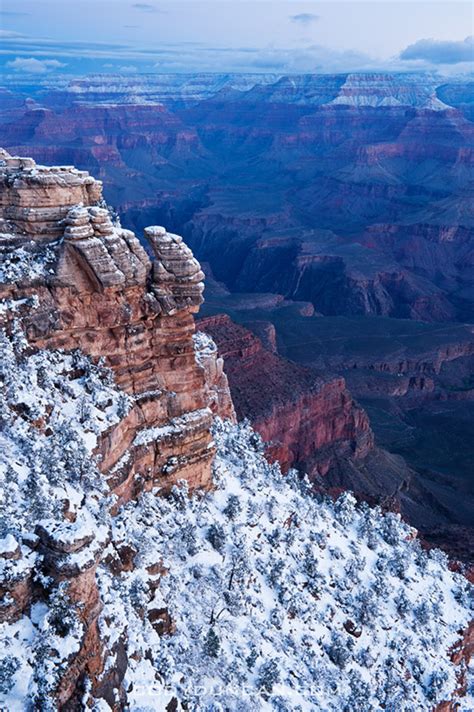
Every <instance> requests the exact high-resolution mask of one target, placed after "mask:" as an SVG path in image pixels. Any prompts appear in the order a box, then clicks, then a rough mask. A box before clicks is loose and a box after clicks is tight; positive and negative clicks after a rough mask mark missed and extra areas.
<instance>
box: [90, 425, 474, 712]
mask: <svg viewBox="0 0 474 712" xmlns="http://www.w3.org/2000/svg"><path fill="white" fill-rule="evenodd" d="M214 435H215V440H216V444H217V448H218V454H217V458H216V461H215V464H214V474H215V481H216V482H217V483H218V484H217V488H216V490H215V491H214V492H213V493H207V494H206V495H205V496H200V495H199V494H196V495H194V496H193V497H188V496H187V495H186V497H184V496H183V497H180V496H178V493H175V495H174V496H173V497H168V498H160V497H156V498H153V497H150V495H146V496H145V497H144V498H143V499H142V500H141V501H139V502H138V503H137V504H128V505H127V506H126V507H124V508H123V510H122V511H121V512H120V513H119V515H118V517H117V518H116V520H115V522H114V527H115V528H117V530H120V532H121V536H123V535H125V536H126V537H127V540H128V541H129V543H130V544H131V545H132V546H133V547H134V548H136V547H137V546H138V545H139V541H140V542H141V543H140V546H141V552H142V553H141V554H140V556H141V559H140V560H141V565H142V566H143V567H146V565H147V563H151V562H152V561H153V557H156V552H160V555H162V556H163V563H164V566H165V567H166V568H167V569H169V571H170V572H171V573H170V574H168V575H166V576H164V577H163V578H162V579H161V582H160V587H159V593H160V601H161V603H160V605H165V606H166V607H167V609H168V610H169V612H170V614H171V617H172V619H173V621H174V622H175V625H176V632H175V634H174V635H170V636H165V637H161V638H160V637H159V636H158V635H157V634H156V635H155V633H154V631H153V630H151V629H150V628H149V627H148V626H147V624H146V617H145V619H143V620H142V619H140V618H139V617H138V616H136V614H134V613H133V611H130V610H129V609H126V608H125V607H123V608H122V605H123V604H122V603H121V601H122V599H121V598H119V599H117V597H116V596H115V594H114V595H112V594H109V593H108V591H110V590H111V589H110V585H111V584H110V581H111V579H110V576H109V575H108V574H106V572H105V570H104V569H99V579H100V581H101V586H102V588H103V596H104V600H106V601H109V603H107V605H106V607H105V609H104V612H103V620H105V619H107V624H106V625H107V626H108V628H107V629H108V630H109V631H113V630H119V629H120V625H124V622H123V621H124V620H126V625H127V629H128V634H129V637H130V640H129V654H130V655H129V668H128V671H127V678H126V679H127V682H128V683H129V684H130V685H132V684H133V689H132V691H131V693H130V704H131V707H132V709H133V708H134V707H133V705H134V704H137V705H138V703H139V704H140V705H142V706H143V707H146V706H148V707H149V708H150V709H162V708H161V707H156V702H155V700H156V699H157V697H156V696H159V699H163V700H169V699H171V697H172V696H175V697H176V698H177V699H178V700H181V701H183V702H184V701H185V703H186V705H187V706H188V708H189V709H192V710H193V711H195V712H204V711H206V712H207V711H208V710H210V709H226V710H229V711H232V712H238V711H239V710H246V711H247V710H250V709H251V710H255V711H256V712H257V711H258V710H262V711H263V710H286V709H288V710H291V711H292V712H294V711H295V710H301V711H302V712H305V711H306V710H307V711H308V712H309V711H311V712H313V711H315V710H318V712H331V711H332V710H337V711H338V712H339V710H346V711H347V712H353V711H360V712H366V711H367V712H368V711H369V710H374V711H375V710H380V709H383V708H384V709H386V710H392V712H395V710H396V711H397V712H413V711H414V710H416V711H417V712H418V711H420V712H423V711H425V712H427V711H428V710H431V709H432V707H433V704H434V703H433V699H434V695H435V694H436V695H437V697H436V699H448V698H450V697H451V696H452V695H453V694H454V691H455V689H456V676H455V673H454V666H453V664H452V663H451V660H450V655H449V649H450V647H451V646H452V645H453V644H454V643H455V642H456V641H457V640H458V639H459V630H460V629H461V628H462V627H463V626H465V625H466V623H467V621H468V620H469V617H470V612H469V610H468V607H467V605H466V606H465V605H463V604H462V603H459V602H458V601H456V599H455V596H454V590H455V589H457V590H459V589H460V587H461V588H464V584H463V583H462V584H461V582H462V581H463V580H462V578H461V577H460V576H459V575H458V574H455V573H452V572H450V571H449V570H448V568H447V567H446V565H445V561H444V559H443V557H442V556H441V557H439V556H436V555H435V556H433V555H432V554H425V553H424V552H422V551H421V550H420V548H419V546H418V544H417V543H416V540H413V531H412V530H411V529H410V528H409V527H408V526H407V525H405V524H404V523H403V522H402V521H401V520H400V519H399V517H397V516H392V515H385V516H384V515H383V514H382V513H381V511H380V510H378V509H370V508H369V507H367V506H366V505H361V506H357V505H356V504H355V502H353V500H352V497H350V496H348V495H344V496H343V498H342V499H341V500H340V501H336V502H332V501H331V500H329V499H327V498H314V497H312V496H311V495H310V493H309V492H308V490H307V489H306V487H305V486H304V485H303V486H302V480H301V479H300V478H298V477H295V476H292V477H290V478H289V479H286V478H285V477H284V476H282V475H281V473H280V472H279V469H278V468H277V467H275V465H269V464H268V463H267V462H266V461H265V459H264V458H263V456H262V454H261V445H260V442H259V440H258V437H257V436H256V435H255V434H254V433H253V432H252V430H251V429H250V427H249V426H248V425H246V424H240V425H237V426H232V425H230V424H224V423H221V422H220V421H217V422H216V425H215V433H214ZM303 482H304V480H303ZM237 499H238V502H239V504H240V506H239V507H238V508H235V509H234V508H233V507H232V516H231V517H229V502H230V501H237ZM386 520H387V521H386ZM145 521H146V527H145V526H144V523H145ZM153 522H154V523H153ZM189 527H192V529H189ZM188 531H192V540H193V543H195V544H196V546H194V545H193V547H191V548H190V549H189V548H188V547H187V546H186V545H184V543H183V540H186V539H187V538H188V534H185V532H188ZM137 532H140V537H138V535H137ZM143 532H145V534H146V539H145V538H144V537H143ZM210 532H211V535H210ZM145 540H146V542H147V543H145ZM387 540H389V541H390V542H392V543H389V541H387ZM216 544H217V546H216ZM402 561H403V563H404V566H405V572H404V577H403V578H401V577H400V570H399V566H400V564H399V562H402ZM131 581H132V574H126V573H124V574H123V585H124V587H125V588H126V587H127V586H130V585H131ZM437 587H438V588H439V591H438V590H437ZM440 594H442V595H440ZM458 598H462V600H463V601H464V594H458ZM423 604H426V609H427V610H428V611H429V618H428V621H427V622H426V623H425V624H424V625H423V626H422V627H420V624H419V621H418V618H417V613H416V611H417V610H418V609H419V608H420V606H421V607H422V608H423V610H424V607H423ZM149 605H150V606H152V605H155V604H154V603H150V604H149ZM422 617H423V616H422ZM121 621H122V623H121ZM104 625H105V624H104ZM144 626H145V627H144ZM146 651H148V652H147V658H146V659H145V660H144V655H145V652H146ZM150 652H151V657H152V659H153V660H154V662H153V660H150ZM140 657H141V662H140V663H138V662H135V660H138V659H139V658H140ZM438 669H439V671H440V676H439V677H438V676H436V677H435V678H434V679H433V680H432V681H431V682H430V680H431V678H430V676H431V675H432V673H433V671H434V670H438ZM144 670H147V672H144ZM156 670H159V673H160V680H155V678H154V672H155V671H156ZM443 672H444V673H446V675H444V676H443V675H442V673H443ZM144 680H146V684H145V682H144ZM154 680H155V681H154ZM177 680H179V682H177ZM438 680H439V681H440V682H439V683H438ZM153 681H154V682H153ZM437 685H438V686H439V687H440V690H437V689H436V688H437ZM165 693H166V694H165ZM154 705H155V706H154ZM165 706H166V704H163V709H164V707H165Z"/></svg>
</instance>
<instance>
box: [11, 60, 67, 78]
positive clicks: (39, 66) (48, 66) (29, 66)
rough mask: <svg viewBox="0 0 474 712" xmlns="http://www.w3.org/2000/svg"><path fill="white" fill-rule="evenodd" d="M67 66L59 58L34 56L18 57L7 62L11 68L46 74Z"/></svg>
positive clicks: (18, 70)
mask: <svg viewBox="0 0 474 712" xmlns="http://www.w3.org/2000/svg"><path fill="white" fill-rule="evenodd" d="M65 66H66V65H65V64H64V62H59V61H58V60H57V59H35V58H34V57H16V59H12V60H11V62H7V67H8V68H9V69H13V70H14V71H15V72H25V73H26V74H45V73H46V72H49V71H51V70H53V69H60V68H61V67H65Z"/></svg>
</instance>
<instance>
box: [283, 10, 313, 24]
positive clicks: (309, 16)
mask: <svg viewBox="0 0 474 712" xmlns="http://www.w3.org/2000/svg"><path fill="white" fill-rule="evenodd" d="M290 20H292V21H293V22H299V23H300V24H301V25H311V24H312V23H313V22H317V21H318V20H319V15H315V14H314V13H313V12H300V13H299V14H298V15H290Z"/></svg>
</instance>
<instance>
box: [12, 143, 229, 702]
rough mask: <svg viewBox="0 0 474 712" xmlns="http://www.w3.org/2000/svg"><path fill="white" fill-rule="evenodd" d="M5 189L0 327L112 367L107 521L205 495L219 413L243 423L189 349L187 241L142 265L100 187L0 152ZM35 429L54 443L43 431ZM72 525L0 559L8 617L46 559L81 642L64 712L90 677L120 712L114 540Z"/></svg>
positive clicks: (22, 605)
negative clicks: (149, 499) (183, 486)
mask: <svg viewBox="0 0 474 712" xmlns="http://www.w3.org/2000/svg"><path fill="white" fill-rule="evenodd" d="M0 187H1V202H0V231H1V232H0V250H1V257H2V262H1V266H0V298H1V300H2V301H1V304H2V308H1V309H0V326H1V327H3V328H4V329H6V331H7V333H13V332H14V331H15V329H16V328H18V325H19V324H21V329H22V330H23V331H24V334H25V336H26V338H27V341H28V349H29V350H35V351H36V350H41V349H47V350H52V349H54V350H56V351H58V350H59V351H61V352H66V353H77V352H81V353H82V354H86V355H87V356H89V357H91V358H92V360H93V361H94V362H95V363H99V362H100V363H102V364H104V365H106V366H108V367H110V369H111V370H112V372H113V375H114V378H115V383H116V384H117V385H118V387H119V388H121V389H122V391H123V408H122V406H120V405H118V406H117V408H118V410H119V412H118V416H117V417H116V418H115V422H114V423H113V424H111V425H110V426H109V427H105V429H104V428H103V429H102V430H101V432H100V434H98V435H97V442H96V445H95V447H94V450H93V455H94V457H95V460H96V462H97V465H98V467H99V469H100V472H101V474H102V476H103V478H104V481H105V482H106V483H107V486H108V496H109V498H110V500H109V501H110V504H109V509H110V511H111V512H112V513H116V512H117V511H118V510H119V508H120V507H121V506H122V505H124V504H126V503H127V502H129V501H131V500H133V499H134V498H136V497H137V496H138V495H140V494H142V493H143V492H146V491H150V490H156V488H159V489H160V491H161V493H166V492H169V491H170V490H171V489H172V487H173V485H174V484H175V483H176V482H177V481H178V480H186V481H187V483H188V487H189V489H190V491H193V490H195V489H209V488H211V486H212V480H211V462H212V459H213V455H214V445H213V441H212V437H211V433H210V426H211V421H212V417H213V413H219V414H220V415H222V416H224V417H230V418H233V419H235V414H234V411H233V406H232V400H231V398H230V394H229V391H228V385H227V380H226V377H225V374H224V373H223V368H222V359H219V358H218V357H217V352H216V349H215V347H214V346H213V345H212V342H211V341H210V339H208V340H207V343H206V345H205V346H206V348H204V352H203V349H201V350H200V349H199V344H198V343H196V340H195V326H194V318H193V315H194V313H196V312H197V311H198V309H199V306H200V304H201V302H202V291H203V283H202V279H203V277H204V275H203V273H202V272H201V269H200V266H199V264H198V262H197V261H196V260H195V259H194V258H193V256H192V253H191V251H190V250H189V248H188V247H187V246H186V245H185V244H184V243H183V241H182V238H181V237H179V236H178V235H174V234H171V233H168V232H166V230H165V229H164V228H162V227H149V228H147V229H146V230H145V239H146V241H147V243H148V248H149V252H147V251H146V250H145V249H144V247H143V246H142V244H141V243H140V241H139V240H138V239H137V237H136V236H135V235H134V234H133V233H132V232H130V231H128V230H124V229H122V228H121V227H119V226H118V225H117V224H114V223H113V222H112V220H111V217H110V214H109V211H108V209H107V208H106V207H105V206H104V203H103V200H102V186H101V183H100V182H99V181H96V180H95V179H93V178H92V177H91V176H90V175H89V174H88V173H87V172H85V171H78V170H76V169H74V168H72V167H57V168H56V167H50V168H47V167H43V166H37V165H36V164H35V162H34V161H33V160H32V159H26V158H17V157H11V156H10V155H8V154H7V153H6V152H4V151H3V152H2V153H1V154H0ZM91 387H92V386H91ZM121 410H122V411H123V412H120V411H121ZM37 427H38V428H39V429H40V430H41V431H45V432H47V430H48V424H47V422H46V421H45V420H44V419H43V420H41V421H38V423H37ZM64 517H65V519H64V521H62V522H60V523H59V524H58V525H57V526H56V528H55V529H52V528H51V527H49V528H47V529H46V528H45V527H43V526H41V525H38V526H37V528H36V531H35V535H34V541H33V544H32V547H33V550H34V552H33V553H32V551H30V549H29V548H28V546H26V545H22V546H21V547H20V546H19V545H17V546H16V547H15V548H12V547H6V545H5V547H3V548H4V549H5V551H3V549H2V552H1V553H0V559H2V558H3V559H5V562H2V563H3V566H2V571H3V574H4V576H3V578H2V582H1V584H0V592H1V593H2V595H3V604H4V605H3V606H2V608H1V616H2V618H3V619H6V620H9V621H11V620H16V619H18V618H19V617H20V616H21V615H22V614H23V613H25V612H28V610H29V608H30V606H31V604H32V600H34V599H35V598H38V599H39V600H42V597H44V595H45V594H44V591H42V588H41V584H38V582H37V581H35V575H34V574H35V560H36V561H37V559H35V557H38V556H39V557H40V560H41V561H42V571H43V574H44V575H45V577H46V579H45V580H48V581H49V582H50V583H49V584H48V585H49V586H50V587H51V586H53V587H59V586H65V589H61V590H65V591H66V592H67V596H68V600H69V601H70V602H71V604H70V605H71V606H72V608H73V609H74V610H75V609H76V608H77V611H78V613H77V615H78V620H79V622H80V625H81V626H82V629H83V631H84V632H83V636H82V639H81V644H80V649H79V652H78V653H77V654H76V655H74V657H73V658H71V660H70V662H69V664H68V666H67V671H66V672H65V674H63V675H62V676H61V678H60V681H59V683H58V687H57V692H56V699H57V702H58V705H59V707H60V708H61V709H69V708H70V707H69V706H68V705H70V704H73V702H72V700H77V699H78V694H79V691H80V686H81V683H80V681H81V680H82V679H83V677H84V675H85V674H87V676H88V678H89V679H90V680H91V681H92V684H93V686H94V690H95V694H96V695H97V696H98V697H104V698H105V699H108V700H109V702H110V700H112V702H111V706H112V707H113V708H114V709H118V707H116V702H114V694H115V693H113V689H114V688H119V687H120V679H119V678H117V674H119V672H117V671H118V670H119V668H120V666H118V667H115V668H114V671H115V672H114V675H115V677H113V678H111V679H110V680H109V679H108V677H107V674H106V670H105V667H104V666H105V661H106V658H107V657H110V656H116V657H117V656H118V657H117V659H118V658H120V655H122V657H123V655H125V653H124V652H123V654H122V653H121V652H120V650H121V649H122V648H123V641H122V642H120V641H118V642H117V643H116V644H114V646H113V647H112V648H111V649H107V646H106V645H105V644H104V641H103V640H102V639H101V635H100V632H99V628H98V626H99V616H100V613H101V610H102V603H101V597H100V593H99V590H98V587H97V576H96V570H97V567H98V565H104V557H105V550H106V549H107V546H108V544H109V543H110V537H111V534H110V530H109V529H108V528H107V527H103V530H99V529H97V528H95V529H94V527H93V526H92V524H90V523H89V524H88V523H87V522H83V521H82V520H81V519H80V518H79V516H78V515H77V514H76V513H74V511H70V509H69V504H68V502H65V504H64ZM114 545H115V543H114ZM109 548H110V547H109ZM122 548H123V547H122ZM10 549H11V551H10ZM117 551H119V558H120V557H121V556H122V553H123V552H122V550H121V549H120V547H119V546H118V545H117ZM107 557H108V559H109V558H110V553H109V554H107ZM108 559H107V560H108ZM132 561H133V557H132V559H130V562H132ZM130 562H129V563H130ZM110 565H111V566H115V568H117V564H116V562H115V563H114V561H113V560H111V564H110ZM131 565H132V568H133V563H131ZM36 566H37V563H36ZM155 568H156V567H155ZM159 573H160V568H159V567H158V569H156V571H154V574H153V576H154V575H155V574H159ZM161 573H163V572H162V571H161ZM153 576H152V578H153ZM150 585H151V584H150ZM156 585H157V584H156ZM156 585H155V588H156ZM168 618H169V616H168V613H167V611H166V610H161V609H160V612H159V614H158V613H156V615H155V618H154V619H153V624H154V625H156V626H158V627H159V628H160V630H161V629H162V628H163V630H171V628H172V623H171V622H170V620H168ZM160 626H161V627H160ZM120 646H122V648H120ZM123 650H125V648H123ZM125 661H126V658H125Z"/></svg>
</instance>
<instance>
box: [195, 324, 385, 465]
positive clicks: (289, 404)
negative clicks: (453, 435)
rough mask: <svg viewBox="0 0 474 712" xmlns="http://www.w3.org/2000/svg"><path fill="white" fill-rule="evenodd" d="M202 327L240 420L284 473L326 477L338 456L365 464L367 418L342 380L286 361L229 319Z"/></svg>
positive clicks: (368, 441)
mask: <svg viewBox="0 0 474 712" xmlns="http://www.w3.org/2000/svg"><path fill="white" fill-rule="evenodd" d="M198 328H199V329H202V330H203V331H205V332H206V333H208V334H210V335H211V336H212V339H213V341H215V343H216V345H217V348H218V351H219V354H220V355H221V356H222V357H223V359H224V363H225V370H226V373H227V376H228V379H229V384H230V389H231V393H232V399H233V401H234V405H235V409H236V412H237V416H238V417H239V418H240V419H241V418H248V419H249V420H250V421H251V423H252V425H253V426H254V428H255V429H256V430H257V432H259V433H260V435H261V436H262V438H263V440H264V441H265V443H267V455H268V456H269V457H270V458H271V459H273V460H278V461H279V462H280V463H281V465H282V467H283V469H284V470H287V469H288V468H290V467H299V468H301V469H302V470H304V471H306V472H308V474H309V475H310V476H315V475H325V474H327V472H328V471H329V470H330V469H331V467H333V466H334V462H335V459H336V457H345V458H348V459H352V460H354V461H355V462H357V461H362V460H363V459H364V457H365V456H366V455H367V454H368V452H369V451H370V450H371V449H372V448H373V445H374V442H373V435H372V431H371V430H370V425H369V421H368V418H367V415H366V414H365V412H364V411H363V410H362V408H360V407H359V406H358V405H357V403H355V401H354V400H353V398H352V396H351V395H350V393H349V392H348V390H347V389H346V386H345V383H344V379H343V378H337V377H333V378H331V377H322V376H321V375H318V374H317V373H316V372H315V371H314V370H312V369H309V368H305V367H303V366H300V365H298V364H295V363H291V362H290V361H287V360H286V359H283V358H282V357H280V356H278V355H277V354H276V353H274V352H272V351H270V350H269V349H268V348H264V346H263V344H262V342H261V340H260V339H259V338H257V336H255V334H254V333H252V332H251V331H250V330H248V329H246V328H244V327H243V326H241V325H238V324H235V323H234V322H232V321H231V319H230V318H229V317H228V316H226V315H219V316H214V317H207V318H203V319H199V321H198Z"/></svg>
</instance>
